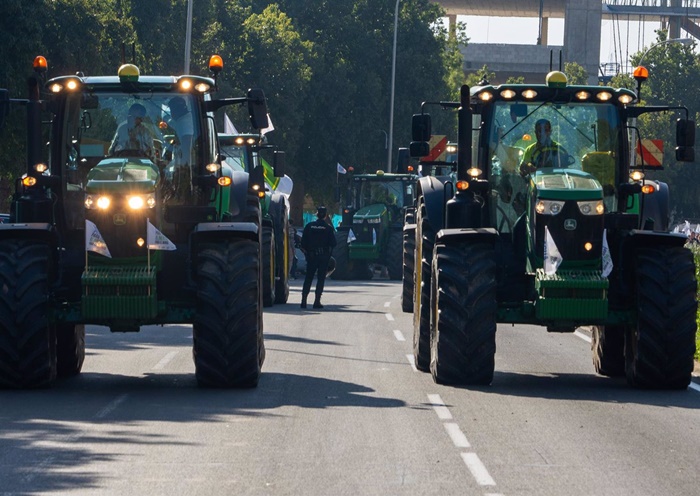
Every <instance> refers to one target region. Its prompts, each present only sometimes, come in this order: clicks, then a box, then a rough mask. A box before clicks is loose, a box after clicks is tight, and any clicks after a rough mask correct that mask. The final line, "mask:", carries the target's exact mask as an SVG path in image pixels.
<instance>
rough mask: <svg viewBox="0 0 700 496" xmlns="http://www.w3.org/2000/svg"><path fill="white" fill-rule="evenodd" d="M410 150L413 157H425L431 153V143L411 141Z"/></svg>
mask: <svg viewBox="0 0 700 496" xmlns="http://www.w3.org/2000/svg"><path fill="white" fill-rule="evenodd" d="M409 150H410V153H411V157H425V156H426V155H428V154H429V153H430V145H429V144H428V142H427V141H411V147H410V148H409Z"/></svg>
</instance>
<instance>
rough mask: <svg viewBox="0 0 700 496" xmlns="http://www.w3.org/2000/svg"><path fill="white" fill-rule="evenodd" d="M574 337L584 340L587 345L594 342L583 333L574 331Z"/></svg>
mask: <svg viewBox="0 0 700 496" xmlns="http://www.w3.org/2000/svg"><path fill="white" fill-rule="evenodd" d="M574 336H577V337H579V338H581V339H583V340H584V341H586V342H587V343H590V342H591V341H592V340H591V338H590V337H588V336H587V335H585V334H584V333H582V332H581V331H574Z"/></svg>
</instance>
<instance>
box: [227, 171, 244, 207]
mask: <svg viewBox="0 0 700 496" xmlns="http://www.w3.org/2000/svg"><path fill="white" fill-rule="evenodd" d="M230 188H231V203H230V206H229V210H230V212H231V215H232V216H233V217H234V218H235V217H238V216H239V215H241V214H243V213H244V212H245V207H246V201H247V200H248V173H247V172H242V171H233V172H232V175H231V186H230Z"/></svg>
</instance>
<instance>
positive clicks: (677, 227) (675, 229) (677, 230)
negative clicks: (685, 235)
mask: <svg viewBox="0 0 700 496" xmlns="http://www.w3.org/2000/svg"><path fill="white" fill-rule="evenodd" d="M671 232H673V233H679V232H681V228H680V226H676V227H674V228H673V231H671Z"/></svg>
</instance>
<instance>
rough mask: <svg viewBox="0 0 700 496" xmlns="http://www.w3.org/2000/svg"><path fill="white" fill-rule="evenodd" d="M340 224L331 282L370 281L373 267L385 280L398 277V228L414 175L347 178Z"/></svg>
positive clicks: (381, 173) (410, 201) (409, 202)
mask: <svg viewBox="0 0 700 496" xmlns="http://www.w3.org/2000/svg"><path fill="white" fill-rule="evenodd" d="M347 176H348V177H347V190H346V192H345V198H344V203H343V204H342V206H343V214H342V220H341V223H340V225H339V226H338V229H337V231H336V242H337V243H336V247H335V248H334V249H333V257H334V258H335V260H336V266H335V271H334V272H333V274H332V275H331V277H332V278H333V279H371V278H372V277H373V275H374V266H375V265H382V266H385V267H386V270H387V272H388V275H389V278H390V279H394V280H399V279H401V277H402V271H403V268H402V258H401V253H402V228H403V223H404V216H405V208H406V207H407V206H410V205H413V194H414V189H415V186H416V177H417V176H416V175H414V174H410V173H385V172H384V171H381V170H380V171H377V173H376V174H353V173H352V171H350V172H349V173H348V174H347Z"/></svg>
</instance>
